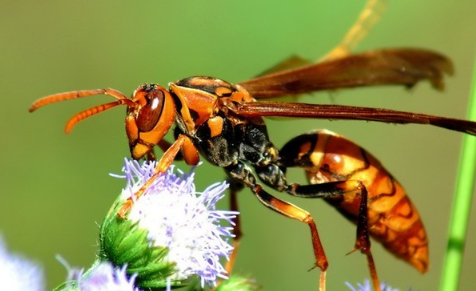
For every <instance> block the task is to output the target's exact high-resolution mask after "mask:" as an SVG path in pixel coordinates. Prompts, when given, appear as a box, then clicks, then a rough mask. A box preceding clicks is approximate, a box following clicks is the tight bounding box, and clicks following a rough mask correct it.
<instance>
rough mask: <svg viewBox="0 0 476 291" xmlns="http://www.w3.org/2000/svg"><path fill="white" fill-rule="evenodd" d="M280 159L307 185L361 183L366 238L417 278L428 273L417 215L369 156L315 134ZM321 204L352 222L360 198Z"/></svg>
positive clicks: (333, 136)
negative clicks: (417, 274) (298, 169)
mask: <svg viewBox="0 0 476 291" xmlns="http://www.w3.org/2000/svg"><path fill="white" fill-rule="evenodd" d="M281 156H282V158H283V161H284V163H285V166H287V167H288V166H294V167H296V166H297V167H302V168H304V169H305V171H306V174H307V178H308V180H309V182H310V183H311V184H322V183H326V182H335V181H349V180H354V181H361V182H362V183H363V185H364V186H365V187H366V189H367V193H368V194H367V195H368V196H367V197H368V201H367V209H368V230H369V233H370V235H371V236H372V237H373V238H374V239H376V240H377V241H379V242H380V243H382V244H383V246H384V247H385V248H386V249H387V250H389V251H390V252H391V253H393V254H394V255H396V256H397V257H399V258H401V259H403V260H405V261H407V262H408V263H410V264H412V265H413V266H415V267H416V268H417V269H418V270H419V271H420V272H422V273H424V272H425V271H426V270H427V269H428V239H427V236H426V232H425V228H424V226H423V223H422V221H421V218H420V214H419V213H418V210H417V209H416V207H415V205H414V204H413V203H412V202H411V201H410V198H409V197H408V195H407V194H406V191H405V189H404V188H403V187H402V186H401V185H400V183H398V181H397V180H395V179H394V178H393V176H392V175H391V174H390V173H389V172H388V171H387V170H386V169H385V168H384V167H383V166H382V164H381V163H380V162H379V161H378V160H377V159H376V158H375V157H373V156H372V155H371V154H370V153H369V152H367V151H365V150H364V149H362V148H361V147H360V146H358V145H356V144H355V143H353V142H352V141H350V140H348V139H346V138H343V137H342V136H339V135H337V134H335V133H332V132H330V131H327V130H319V131H315V132H312V133H309V134H303V135H300V136H298V137H296V138H294V139H292V140H291V141H289V142H288V143H287V144H286V145H285V146H284V147H283V149H282V150H281ZM325 200H326V201H327V202H329V203H330V204H331V205H333V206H334V207H336V208H337V210H338V211H339V212H341V213H342V214H343V215H344V216H345V217H347V218H348V219H350V220H351V221H353V222H356V221H357V218H358V214H359V206H360V193H359V192H349V193H345V194H343V195H339V196H336V197H335V198H327V199H325Z"/></svg>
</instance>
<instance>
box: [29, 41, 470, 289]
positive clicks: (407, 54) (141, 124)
mask: <svg viewBox="0 0 476 291" xmlns="http://www.w3.org/2000/svg"><path fill="white" fill-rule="evenodd" d="M444 73H452V64H451V62H450V60H448V59H447V58H446V57H445V56H443V55H441V54H438V53H435V52H431V51H428V50H421V49H385V50H376V51H369V52H365V53H359V54H352V55H348V56H344V57H340V58H335V59H331V60H325V61H322V62H319V63H316V64H312V65H308V66H303V67H298V68H295V69H290V70H286V71H282V72H278V73H272V74H268V75H264V76H261V77H257V78H255V79H251V80H248V81H244V82H241V83H238V84H231V83H228V82H226V81H223V80H221V79H217V78H212V77H204V76H197V77H190V78H185V79H183V80H180V81H177V82H173V83H170V84H169V89H168V90H167V89H165V88H163V87H161V86H159V85H157V84H144V85H141V86H139V88H137V89H136V91H135V92H134V93H133V95H132V98H131V99H129V98H127V97H126V96H125V95H124V94H122V93H120V92H118V91H116V90H114V89H99V90H85V91H73V92H67V93H60V94H55V95H51V96H47V97H44V98H42V99H40V100H38V101H36V102H35V103H34V104H33V105H32V106H31V108H30V111H34V110H36V109H38V108H39V107H42V106H44V105H47V104H50V103H54V102H59V101H63V100H70V99H77V98H83V97H88V96H92V95H98V94H106V95H109V96H112V97H114V98H116V99H117V100H116V101H114V102H111V103H107V104H103V105H99V106H96V107H93V108H91V109H87V110H85V111H83V112H80V113H78V114H76V115H75V116H73V118H71V119H70V121H69V122H68V123H67V125H66V131H67V132H69V131H70V130H71V129H72V128H73V126H74V125H75V124H76V123H77V122H79V121H81V120H83V119H84V118H87V117H90V116H92V115H95V114H97V113H100V112H103V111H105V110H107V109H110V108H112V107H115V106H118V105H125V106H127V108H128V109H127V116H126V122H125V125H126V132H127V136H128V139H129V145H130V150H131V154H132V157H133V158H134V159H141V158H144V157H145V158H147V159H155V155H154V153H153V148H154V147H155V146H156V145H158V146H159V147H161V148H162V149H163V150H165V153H164V155H163V156H162V157H161V159H160V161H159V162H158V164H157V167H156V170H155V174H154V175H153V176H152V177H151V179H149V181H148V182H147V183H145V185H144V186H143V187H142V188H141V189H140V190H139V191H137V193H135V199H138V198H139V197H140V196H141V195H142V194H143V192H144V190H145V189H147V188H148V187H149V186H150V184H151V183H152V182H153V181H154V179H155V178H156V177H157V176H158V175H159V174H161V173H164V172H165V171H166V169H167V168H168V167H169V166H170V165H171V164H172V163H173V161H174V160H175V159H176V157H177V155H178V154H179V152H180V151H181V155H182V157H183V158H184V159H185V161H186V162H187V164H189V165H196V164H197V163H198V162H199V155H201V156H203V157H204V158H205V159H206V160H208V161H209V162H210V163H212V164H214V165H216V166H219V167H222V168H224V169H225V171H226V172H227V174H228V175H229V176H230V178H231V180H232V182H233V183H232V187H231V203H232V208H233V209H232V210H236V209H237V201H236V193H237V191H238V190H239V189H240V188H241V187H242V186H246V187H248V188H250V189H251V191H252V192H253V193H254V195H255V196H256V197H257V198H258V200H259V201H260V202H261V203H262V204H263V205H265V206H266V207H268V208H270V209H272V210H274V211H276V212H278V213H280V214H282V215H284V216H287V217H290V218H293V219H297V220H299V221H302V222H304V223H306V224H307V225H308V226H309V227H310V230H311V240H312V245H313V249H314V255H315V267H319V268H320V269H321V279H320V282H321V283H320V287H321V289H322V290H323V289H324V284H325V283H324V282H325V274H326V273H325V271H326V270H327V267H328V262H327V258H326V255H325V253H324V250H323V247H322V245H321V242H320V239H319V235H318V231H317V228H316V224H315V222H314V220H313V219H312V217H311V215H310V214H309V213H308V212H307V211H305V210H303V209H301V208H299V207H297V206H295V205H292V204H290V203H288V202H286V201H283V200H281V199H278V198H276V197H274V196H272V195H271V194H270V193H268V192H267V191H266V190H265V189H264V188H263V186H262V185H261V184H259V183H258V178H257V176H258V177H259V179H260V180H261V181H262V182H263V183H264V184H266V185H267V186H269V187H271V188H273V189H276V190H278V191H283V192H287V193H289V194H290V195H293V196H299V197H304V198H324V199H326V201H328V202H329V203H330V204H331V205H333V206H334V207H336V208H337V209H338V210H339V211H340V212H341V213H342V214H343V215H344V216H346V217H347V218H349V219H351V220H352V221H355V222H356V224H357V240H356V244H355V249H356V250H360V251H362V252H363V253H364V254H366V257H367V259H368V264H369V268H370V272H371V275H372V279H373V283H374V286H377V287H376V289H377V290H378V286H379V284H378V277H377V272H376V268H375V265H374V262H373V258H372V254H371V251H370V240H369V236H374V237H375V238H376V239H377V240H378V241H380V242H381V243H382V244H383V245H384V246H385V247H386V248H387V249H388V250H389V251H390V252H392V253H393V254H395V255H396V256H398V257H399V258H401V259H404V260H405V261H407V262H409V263H411V264H412V265H414V266H415V267H416V268H417V269H418V270H419V271H421V272H425V271H426V269H427V266H428V246H427V237H426V233H425V230H424V228H423V224H422V222H421V219H420V216H419V214H418V211H417V209H416V208H415V206H414V205H413V204H412V203H411V202H410V199H409V198H408V196H407V195H406V192H405V190H404V189H403V188H402V187H401V185H400V184H399V183H398V182H397V181H396V180H395V179H394V178H393V177H392V176H391V175H390V174H389V173H388V172H387V171H386V170H385V169H384V168H383V167H382V166H381V165H380V163H379V162H378V161H377V160H376V159H375V158H374V157H373V156H372V155H371V154H370V153H368V152H366V151H365V150H363V149H362V148H360V147H359V146H357V145H355V144H354V143H352V142H350V141H348V140H346V139H344V138H342V137H340V136H338V135H335V134H333V133H330V132H327V131H318V132H314V133H310V134H307V135H303V136H299V137H297V138H295V139H293V140H291V141H290V142H289V143H288V144H286V145H285V146H284V147H283V149H282V150H279V149H278V148H277V147H275V146H274V145H273V143H272V142H271V140H270V139H269V136H268V132H267V129H266V125H265V123H264V120H263V116H283V117H307V118H321V119H349V120H368V121H378V122H387V123H400V124H406V123H418V124H430V125H433V126H438V127H442V128H446V129H450V130H456V131H461V132H465V133H468V134H472V135H476V123H474V122H471V121H466V120H459V119H453V118H445V117H439V116H432V115H425V114H418V113H410V112H402V111H394V110H390V109H380V108H365V107H355V106H343V105H319V104H305V103H298V102H295V103H289V102H276V101H258V100H259V99H264V98H269V97H280V96H284V95H290V94H291V95H293V94H302V93H308V92H313V91H318V90H331V89H339V88H353V87H360V86H374V85H404V86H406V87H412V86H413V85H415V84H416V83H417V82H419V81H421V80H429V81H430V82H431V84H432V85H433V86H434V87H435V88H436V89H442V88H443V80H442V78H443V74H444ZM173 124H175V125H176V127H175V130H174V132H175V141H174V142H173V143H169V142H167V141H165V140H164V139H163V137H164V136H165V134H166V133H167V132H168V131H169V130H170V128H171V126H172V125H173ZM288 167H301V168H303V169H305V170H306V172H307V174H308V178H309V180H310V184H309V185H299V184H295V183H289V182H288V181H287V180H286V175H285V172H286V168H288ZM252 168H253V170H252ZM133 200H134V199H129V200H128V201H127V202H126V204H125V205H124V206H123V207H122V208H121V209H120V210H119V212H118V215H119V216H121V217H124V216H125V214H127V213H128V211H129V210H130V206H131V205H132V203H133ZM236 223H237V225H236V228H235V234H236V242H235V246H238V241H239V238H240V234H241V230H240V224H239V221H236ZM235 252H236V250H235ZM233 258H234V256H233V255H232V260H231V261H232V263H231V264H230V265H229V268H228V270H231V266H232V265H233Z"/></svg>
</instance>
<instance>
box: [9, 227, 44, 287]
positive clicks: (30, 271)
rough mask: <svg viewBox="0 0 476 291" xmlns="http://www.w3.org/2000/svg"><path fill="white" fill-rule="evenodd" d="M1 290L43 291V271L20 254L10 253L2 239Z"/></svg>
mask: <svg viewBox="0 0 476 291" xmlns="http://www.w3.org/2000/svg"><path fill="white" fill-rule="evenodd" d="M0 290H9V291H23V290H30V291H43V290H46V289H45V283H44V275H43V270H42V269H41V268H40V267H39V266H38V265H37V264H35V263H33V262H31V261H29V260H27V259H25V258H23V257H22V256H20V255H18V254H12V253H10V252H9V251H8V250H7V248H6V246H5V245H4V242H3V240H2V238H1V237H0Z"/></svg>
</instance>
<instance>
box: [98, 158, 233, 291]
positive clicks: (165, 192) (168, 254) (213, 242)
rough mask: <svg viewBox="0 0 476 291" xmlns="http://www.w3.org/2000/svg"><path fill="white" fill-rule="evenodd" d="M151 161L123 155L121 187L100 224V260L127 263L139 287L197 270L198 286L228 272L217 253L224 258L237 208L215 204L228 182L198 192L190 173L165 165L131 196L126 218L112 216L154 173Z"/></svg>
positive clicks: (176, 282)
mask: <svg viewBox="0 0 476 291" xmlns="http://www.w3.org/2000/svg"><path fill="white" fill-rule="evenodd" d="M155 165H156V163H155V162H143V163H142V164H141V163H139V162H137V161H130V160H127V159H126V161H125V165H124V168H123V172H124V175H123V176H117V177H121V178H125V179H126V181H127V186H126V188H125V189H124V190H123V191H122V194H121V195H120V197H119V198H118V200H117V201H116V202H115V204H114V206H113V207H112V208H111V211H110V212H109V214H108V215H107V217H106V219H105V220H104V222H103V224H102V226H101V234H100V248H101V249H100V255H99V258H100V260H104V261H110V262H112V263H113V265H115V266H122V265H126V266H127V273H128V274H136V275H137V277H136V286H139V287H140V288H164V287H166V286H168V285H169V284H170V285H171V286H180V285H182V284H184V283H186V282H187V280H189V279H190V278H193V277H194V276H198V277H199V278H200V282H201V285H202V287H203V286H205V285H210V286H213V285H215V284H216V281H217V279H218V278H224V279H225V278H227V275H226V272H225V269H224V268H223V265H222V263H221V262H220V260H221V259H223V258H225V259H228V256H229V255H230V253H231V251H232V247H231V246H230V245H229V244H228V242H227V240H228V239H229V238H231V237H233V235H232V233H231V230H232V227H230V224H231V223H232V219H233V218H234V217H235V216H236V215H237V214H238V213H236V212H232V211H223V210H217V209H216V206H215V205H216V203H217V201H218V200H220V199H221V198H222V197H223V196H224V193H223V192H224V191H225V190H226V189H227V187H228V185H227V184H226V183H216V184H213V185H211V186H209V187H208V188H207V189H205V191H203V192H197V191H196V190H195V185H194V183H193V178H194V174H193V172H192V173H190V174H184V173H181V172H178V173H176V172H175V171H174V169H173V167H172V168H171V169H169V170H168V171H167V172H166V173H164V174H163V175H161V176H159V177H158V178H157V179H155V180H154V182H153V183H152V184H151V185H150V186H149V187H148V189H147V190H146V191H145V192H144V194H143V195H142V196H141V197H140V198H139V199H137V200H136V201H134V203H133V206H132V208H131V210H130V212H129V213H128V215H127V217H126V219H122V218H119V217H117V215H116V212H117V210H118V209H119V208H120V207H121V206H122V205H123V203H124V201H125V200H126V199H128V198H130V197H133V195H134V193H136V192H137V190H139V189H140V188H141V187H142V185H144V183H145V182H146V181H147V180H149V178H150V177H151V176H152V175H153V173H154V169H155Z"/></svg>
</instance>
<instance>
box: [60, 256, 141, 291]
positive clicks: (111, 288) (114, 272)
mask: <svg viewBox="0 0 476 291" xmlns="http://www.w3.org/2000/svg"><path fill="white" fill-rule="evenodd" d="M68 269H69V271H68V273H69V275H68V283H67V287H66V288H65V289H63V290H78V291H139V289H138V288H136V287H135V286H134V280H135V276H131V277H130V278H129V277H128V276H127V274H126V267H125V266H124V267H121V268H115V267H114V266H113V265H112V264H111V263H109V262H100V263H98V264H96V265H94V266H93V267H91V269H89V270H88V271H87V272H84V271H83V270H77V269H71V268H69V267H68Z"/></svg>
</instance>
